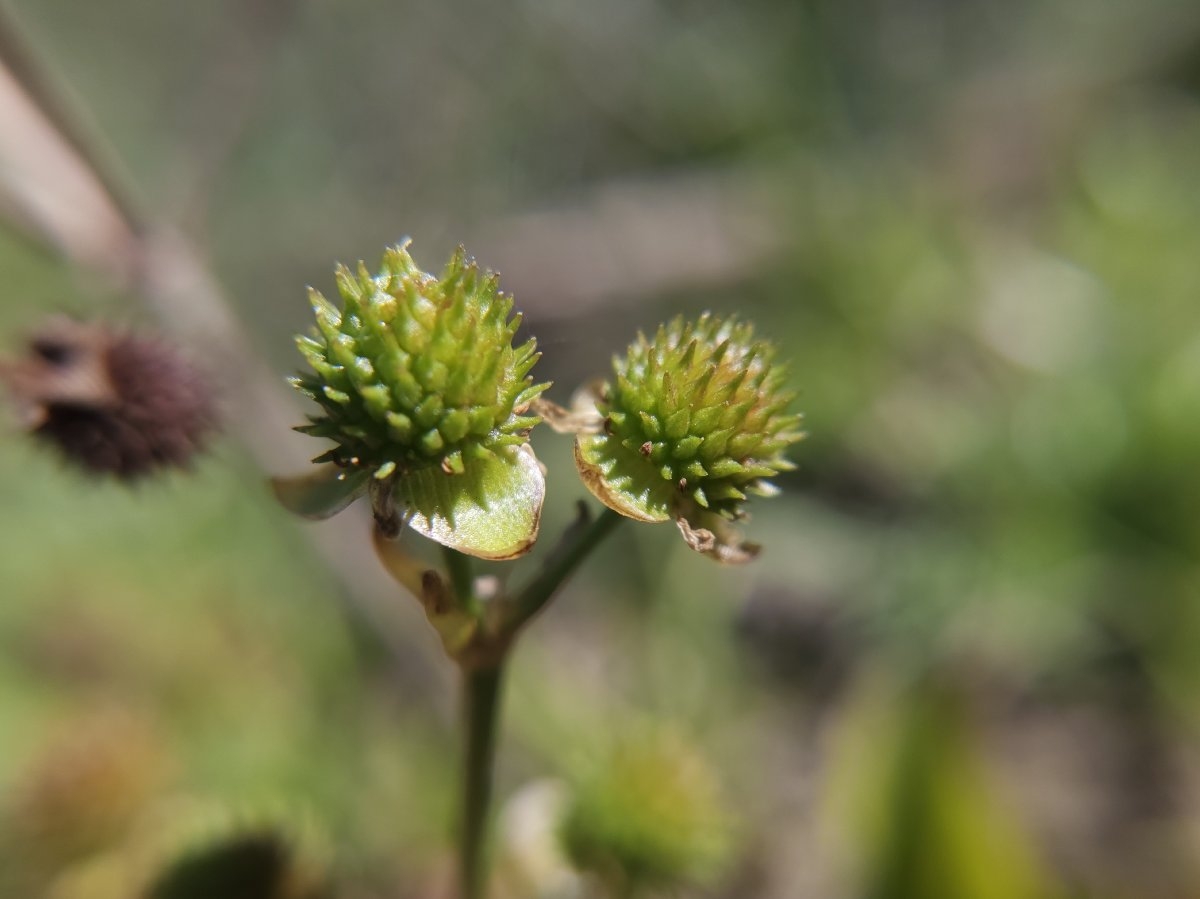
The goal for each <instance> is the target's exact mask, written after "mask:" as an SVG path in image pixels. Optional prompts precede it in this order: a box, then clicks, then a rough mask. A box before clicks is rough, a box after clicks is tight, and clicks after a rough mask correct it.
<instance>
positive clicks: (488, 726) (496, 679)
mask: <svg viewBox="0 0 1200 899" xmlns="http://www.w3.org/2000/svg"><path fill="white" fill-rule="evenodd" d="M503 674H504V666H503V664H502V663H500V664H497V665H495V666H494V667H490V668H474V669H467V670H465V671H464V672H463V676H464V678H465V681H464V687H465V697H464V709H465V712H466V720H465V722H464V724H465V726H466V752H465V753H464V758H463V765H464V767H463V807H462V821H461V824H460V827H461V828H462V830H461V833H460V836H459V840H460V843H459V847H460V853H461V854H460V856H459V865H460V867H459V876H460V878H461V894H460V895H461V897H462V899H482V897H483V896H484V895H485V882H486V874H487V863H486V845H487V830H488V827H487V825H488V808H489V806H490V805H491V798H492V768H493V764H494V760H495V755H496V723H497V721H498V719H499V711H500V685H501V680H502V678H503Z"/></svg>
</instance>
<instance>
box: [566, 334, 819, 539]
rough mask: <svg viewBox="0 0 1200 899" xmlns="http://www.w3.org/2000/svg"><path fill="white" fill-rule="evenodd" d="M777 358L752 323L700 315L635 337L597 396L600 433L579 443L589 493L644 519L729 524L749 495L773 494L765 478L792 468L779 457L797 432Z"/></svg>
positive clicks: (796, 419) (797, 419)
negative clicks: (698, 514)
mask: <svg viewBox="0 0 1200 899" xmlns="http://www.w3.org/2000/svg"><path fill="white" fill-rule="evenodd" d="M774 352H775V351H774V348H773V347H772V346H771V344H769V343H767V342H765V341H757V340H755V339H754V333H753V328H752V326H751V325H750V324H749V323H747V322H740V321H737V320H736V319H734V318H728V319H722V318H718V317H716V316H713V315H710V314H707V313H706V314H704V315H702V316H701V317H700V318H699V319H698V320H697V321H694V322H689V321H685V320H684V319H682V318H676V319H675V320H673V321H672V322H671V323H670V324H668V325H664V326H661V327H659V329H658V331H657V333H656V334H655V335H654V339H653V340H647V339H646V337H645V336H644V335H640V334H639V335H638V339H637V340H636V341H635V342H634V343H633V344H632V345H631V346H630V347H629V351H628V353H627V354H626V355H625V356H624V357H617V358H616V359H614V360H613V375H614V377H613V378H612V379H611V380H610V381H609V382H608V383H606V384H605V385H604V387H603V388H602V389H601V391H600V396H599V399H598V402H597V411H598V412H599V414H600V415H601V416H603V418H604V433H603V434H598V435H588V436H583V437H581V438H580V444H579V458H580V466H581V469H583V470H584V475H585V479H586V480H587V481H588V483H589V486H590V487H592V489H593V492H596V493H597V495H598V496H599V497H600V498H601V499H602V500H604V501H605V502H606V503H608V504H609V505H612V506H613V507H614V508H617V511H621V512H624V513H625V514H632V517H639V518H644V519H646V520H665V519H666V518H670V517H679V516H683V517H688V515H689V513H690V512H695V511H696V510H707V511H709V512H712V513H715V514H717V515H719V516H720V517H721V518H724V519H730V520H732V519H736V518H738V517H740V516H741V513H742V504H743V502H744V501H745V500H746V497H747V493H749V492H757V493H760V494H769V493H771V492H773V488H772V487H771V485H770V483H769V482H768V479H769V478H771V477H774V476H775V475H777V474H779V473H780V472H782V471H787V470H789V469H791V468H793V467H794V466H793V465H792V463H791V462H789V461H788V460H787V458H785V456H784V452H785V451H786V449H787V448H788V446H789V445H790V444H792V443H794V442H796V441H797V440H799V439H800V438H801V437H802V436H803V435H802V433H801V432H800V429H799V427H800V416H799V415H793V414H789V412H788V406H789V405H790V404H791V402H792V400H793V399H794V394H793V393H791V392H789V391H787V390H785V389H784V382H785V380H786V372H785V370H784V369H783V367H782V366H779V365H775V364H773V358H774ZM589 473H590V475H591V476H590V477H589ZM655 485H657V486H655ZM614 499H615V503H614V502H613V500H614Z"/></svg>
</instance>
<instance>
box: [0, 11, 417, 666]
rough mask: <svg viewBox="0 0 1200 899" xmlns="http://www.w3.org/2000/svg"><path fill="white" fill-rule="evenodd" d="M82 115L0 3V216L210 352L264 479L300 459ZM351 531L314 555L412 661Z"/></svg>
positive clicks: (261, 371) (381, 585)
mask: <svg viewBox="0 0 1200 899" xmlns="http://www.w3.org/2000/svg"><path fill="white" fill-rule="evenodd" d="M85 118H86V117H85V116H84V115H82V114H81V113H80V112H78V111H77V110H76V108H75V107H74V105H73V104H71V103H70V102H69V101H68V100H67V99H66V98H65V97H64V96H63V92H62V91H59V90H57V89H56V87H55V83H54V80H53V79H52V78H51V77H50V74H49V72H48V70H47V68H46V67H45V66H43V65H42V64H40V63H39V61H38V59H37V54H36V53H35V52H34V50H33V48H32V47H31V46H30V44H29V43H28V41H27V40H26V39H25V38H24V36H23V35H22V33H21V31H20V30H19V29H18V28H17V26H16V24H15V23H14V22H13V21H12V19H11V17H10V15H9V14H8V10H7V9H6V8H5V7H4V6H2V5H0V216H3V219H4V220H5V221H6V222H7V223H8V224H9V225H10V226H11V227H13V228H14V229H16V230H17V231H19V232H20V233H21V234H23V235H24V236H25V237H27V238H28V239H30V240H31V241H33V242H35V243H36V244H37V245H39V246H41V247H42V248H44V249H49V250H50V251H52V252H54V253H56V254H61V255H62V256H64V257H65V258H66V259H67V260H69V261H70V262H71V264H72V265H74V266H76V267H77V268H78V269H80V270H81V271H84V272H86V273H87V275H88V277H89V278H95V277H97V276H99V277H100V278H101V279H102V280H103V281H104V282H106V283H108V284H110V285H111V286H113V287H114V288H117V289H122V290H128V291H130V292H131V293H134V294H136V295H137V296H138V297H140V298H141V300H142V301H143V303H144V304H145V305H146V307H147V308H148V309H149V310H150V311H151V312H153V313H154V315H155V316H156V317H157V319H158V320H159V322H160V324H161V325H162V327H163V329H164V330H165V331H168V332H170V333H171V334H172V335H173V336H175V337H177V338H179V339H180V340H181V341H183V342H185V343H187V344H190V345H193V346H203V347H205V348H206V354H210V358H211V354H212V353H214V352H216V353H217V354H218V355H217V358H216V359H215V360H214V361H213V364H214V367H215V368H216V369H217V370H218V371H219V372H220V374H221V377H222V379H223V380H224V381H226V382H227V383H230V384H237V385H238V389H237V390H236V391H227V394H228V397H227V402H228V412H227V417H228V423H229V427H230V429H231V430H232V431H233V433H234V434H235V435H236V436H237V437H238V438H239V439H240V440H241V441H242V442H243V443H244V444H245V445H246V446H247V447H248V449H249V450H250V452H251V453H252V454H253V456H254V457H255V459H256V460H257V461H258V462H259V464H260V465H261V466H262V467H263V468H264V470H277V469H279V468H281V467H297V466H300V465H303V464H305V463H306V462H307V461H308V457H309V455H310V452H309V449H308V448H307V447H306V446H305V445H304V440H303V438H300V437H299V436H295V435H292V433H291V426H292V424H294V423H295V422H296V421H297V420H299V418H300V413H299V409H298V406H297V404H296V403H295V402H294V401H293V400H292V398H291V396H290V394H289V393H288V391H287V389H286V387H285V386H284V385H283V384H282V383H281V382H280V379H279V378H278V376H277V375H276V373H275V372H273V371H271V370H270V369H268V368H267V367H266V366H265V365H262V364H261V363H259V362H258V361H257V359H258V356H257V353H255V352H254V351H253V350H252V348H251V347H250V344H249V341H248V339H247V337H246V335H245V333H244V332H243V330H242V327H241V325H240V323H239V322H238V321H237V318H236V316H235V315H234V314H233V312H232V307H231V305H230V303H229V302H228V301H227V300H226V298H225V297H224V295H223V294H222V291H221V289H220V286H219V285H218V283H217V280H216V278H215V277H214V276H213V274H212V273H211V271H210V270H209V268H208V267H207V266H206V265H205V263H204V262H203V260H202V259H201V258H200V257H199V255H198V254H197V253H196V251H195V250H194V249H193V248H192V247H191V246H190V245H189V243H188V242H187V240H186V239H185V238H184V237H182V236H181V235H180V234H178V233H177V232H176V231H175V230H174V229H172V228H171V227H170V226H169V225H166V224H164V223H161V222H157V221H155V220H154V219H153V218H152V217H151V216H149V215H148V214H147V213H146V212H145V211H144V209H143V208H142V207H141V205H140V204H139V202H138V201H137V200H136V198H135V197H134V194H133V191H132V190H131V189H130V188H129V187H128V186H127V182H126V180H125V179H124V178H123V177H122V176H121V175H119V174H117V172H118V168H119V167H118V166H117V165H116V164H115V163H114V162H113V161H112V159H111V156H110V154H109V153H108V152H107V151H106V150H104V149H103V142H102V141H100V140H99V139H97V138H96V137H95V136H93V135H92V133H91V132H90V131H89V130H88V129H87V128H86V127H85V125H84V124H83V122H84V120H85ZM358 525H359V523H358V522H353V521H343V522H335V523H330V524H329V525H327V526H325V527H323V528H322V529H321V530H320V531H319V532H317V531H310V533H311V534H312V536H313V542H314V544H315V548H316V551H317V552H318V554H319V555H320V556H321V558H322V559H323V560H324V561H325V563H326V564H327V565H328V566H329V568H330V569H331V570H332V571H334V572H336V574H337V575H338V577H339V579H340V580H341V581H342V583H343V585H344V586H345V588H346V590H345V595H346V597H347V601H348V602H349V603H352V604H353V609H352V611H353V612H354V613H355V615H356V617H358V618H360V619H361V620H362V621H364V622H365V623H366V624H367V625H368V626H369V627H370V628H371V629H372V631H373V632H375V633H376V635H377V636H378V637H379V639H380V640H381V641H382V642H383V643H384V644H385V645H387V646H388V647H389V648H390V649H391V650H393V651H394V652H397V653H399V652H400V651H401V650H403V652H404V654H405V656H406V657H407V658H409V659H411V658H412V653H413V651H414V650H413V647H412V646H411V645H410V643H411V641H406V640H405V639H404V638H403V636H402V633H401V630H400V622H398V620H397V611H398V610H397V608H396V605H395V603H393V602H391V586H390V582H389V581H388V580H387V578H386V576H385V575H383V574H382V573H381V572H379V570H378V566H377V565H376V564H375V563H374V561H373V560H372V558H371V552H370V548H369V547H367V546H364V545H363V541H362V540H360V539H358V537H357V532H358V530H359V526H358Z"/></svg>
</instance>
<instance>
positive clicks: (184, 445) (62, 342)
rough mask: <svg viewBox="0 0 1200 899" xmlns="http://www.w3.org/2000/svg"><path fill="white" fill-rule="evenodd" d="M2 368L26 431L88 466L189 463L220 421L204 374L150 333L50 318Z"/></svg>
mask: <svg viewBox="0 0 1200 899" xmlns="http://www.w3.org/2000/svg"><path fill="white" fill-rule="evenodd" d="M0 376H3V380H4V381H5V382H7V386H8V388H9V392H10V393H11V394H12V397H13V399H14V400H15V402H16V405H17V411H18V414H19V416H20V418H21V421H22V424H23V425H24V426H25V427H26V428H27V429H28V430H29V431H30V433H32V434H33V435H34V436H35V437H37V438H38V439H40V440H43V441H45V442H48V443H51V444H53V445H54V446H56V447H57V448H58V450H59V451H60V452H61V453H62V454H63V455H64V456H65V457H66V458H67V459H68V460H70V461H71V462H72V463H74V464H77V465H79V466H81V467H82V468H84V469H86V470H87V471H90V472H92V473H95V474H108V475H113V476H115V477H117V478H120V479H122V480H130V481H131V480H137V479H139V478H142V477H145V476H147V475H151V474H154V473H155V472H157V471H159V470H161V469H164V468H180V467H187V466H188V465H189V463H190V462H191V461H192V459H193V458H194V457H195V456H196V455H197V454H198V453H199V452H200V451H201V450H202V449H203V448H204V446H205V445H206V444H207V442H208V440H209V439H210V438H211V436H212V435H213V433H214V432H215V430H216V426H217V410H216V402H215V399H214V397H213V393H212V390H211V388H210V386H209V384H208V383H207V380H206V379H205V378H204V377H203V376H202V375H201V374H200V372H199V371H198V370H197V369H196V368H195V366H194V365H193V364H192V363H190V362H189V361H188V360H187V359H186V358H185V357H184V356H183V355H182V353H181V352H180V350H179V349H178V348H176V347H174V346H173V345H171V344H169V343H166V342H165V341H163V340H161V339H159V338H156V337H150V336H146V335H140V334H131V333H127V332H117V331H112V330H109V329H107V328H105V327H103V326H99V325H90V324H83V323H79V322H74V321H68V320H55V321H53V322H51V323H50V324H49V325H47V326H46V327H45V328H44V329H43V330H42V331H40V332H38V333H37V334H36V335H35V336H34V337H33V338H32V339H31V340H30V341H29V343H28V345H27V347H26V353H25V354H24V355H23V356H22V357H20V358H18V359H16V360H13V361H11V362H8V363H5V364H4V365H3V367H2V368H0Z"/></svg>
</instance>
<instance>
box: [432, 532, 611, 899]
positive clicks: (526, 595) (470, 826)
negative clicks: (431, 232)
mask: <svg viewBox="0 0 1200 899" xmlns="http://www.w3.org/2000/svg"><path fill="white" fill-rule="evenodd" d="M620 520H621V516H620V515H618V514H617V513H615V512H612V511H608V510H606V511H605V512H604V513H603V514H602V515H601V516H600V517H599V518H597V519H596V520H595V521H592V522H590V523H589V524H588V525H587V527H586V528H584V530H583V531H582V532H580V534H579V535H578V536H577V537H575V539H573V540H571V541H570V542H569V543H568V544H567V545H566V546H564V547H562V548H560V551H559V552H557V553H555V555H554V556H553V557H552V558H551V559H550V560H549V561H548V562H547V563H546V566H545V567H544V568H543V569H542V572H541V574H539V575H538V576H537V577H536V578H534V580H533V581H532V582H531V583H530V584H529V585H528V586H527V587H526V588H525V589H524V590H523V591H522V592H521V593H520V594H519V595H518V597H517V598H516V602H515V604H514V605H513V610H514V612H513V614H512V615H511V617H509V618H507V619H505V620H503V621H502V622H501V623H500V626H499V628H498V630H496V631H493V632H492V634H493V637H496V638H498V642H497V643H496V644H495V645H496V646H497V647H499V648H498V649H497V650H496V656H495V660H494V661H491V662H490V663H489V664H484V665H479V666H477V667H476V666H471V665H464V666H463V678H464V681H463V689H464V697H463V708H464V718H465V720H464V725H465V728H466V733H465V750H464V752H463V804H462V820H461V821H460V825H459V826H460V828H461V830H460V834H459V877H460V889H461V893H460V896H461V899H483V897H484V896H485V895H486V883H487V832H488V817H489V808H490V806H491V799H492V770H493V768H494V766H495V756H496V731H497V725H498V722H499V717H500V687H501V682H502V680H503V675H504V660H505V658H506V657H507V655H508V653H509V652H510V651H511V646H512V643H511V641H512V638H513V637H514V636H515V635H516V633H517V631H518V630H519V629H520V627H521V626H522V625H523V624H525V623H526V622H527V621H528V620H529V619H530V618H532V617H533V616H534V615H536V614H537V613H538V612H539V611H541V609H542V608H543V607H544V606H545V605H546V603H547V602H549V601H550V598H551V597H552V596H553V595H554V594H555V592H557V590H558V588H559V587H561V586H562V585H563V583H565V582H566V580H567V578H568V577H570V575H571V574H572V573H573V572H574V571H575V569H576V568H578V567H579V565H580V564H581V563H582V562H583V560H584V559H586V558H587V556H588V555H589V554H590V553H591V552H592V550H594V549H595V548H596V547H597V546H599V545H600V541H601V540H603V539H604V537H605V536H607V535H608V534H609V533H610V532H611V531H612V530H613V529H614V528H615V527H616V525H617V522H619V521H620ZM445 559H446V569H447V571H448V572H449V575H450V581H451V584H452V585H453V588H454V592H455V595H456V596H457V597H458V601H459V602H460V603H462V604H463V607H464V608H467V609H469V610H471V611H473V612H474V613H475V614H482V611H481V610H480V608H479V600H478V598H477V597H476V596H475V594H474V587H473V584H472V581H471V564H470V560H469V559H468V558H467V557H466V556H463V555H462V554H461V553H458V552H455V551H454V550H447V551H446V554H445Z"/></svg>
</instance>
